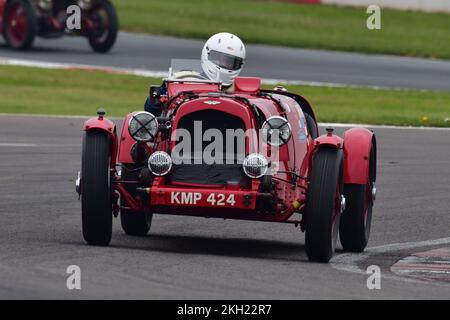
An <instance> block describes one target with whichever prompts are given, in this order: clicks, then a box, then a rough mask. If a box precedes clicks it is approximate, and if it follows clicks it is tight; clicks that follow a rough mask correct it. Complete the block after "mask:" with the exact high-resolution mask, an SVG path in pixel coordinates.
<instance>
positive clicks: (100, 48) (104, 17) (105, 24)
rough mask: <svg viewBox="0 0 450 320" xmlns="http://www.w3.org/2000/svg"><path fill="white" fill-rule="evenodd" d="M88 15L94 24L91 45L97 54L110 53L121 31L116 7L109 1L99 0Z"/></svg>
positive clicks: (90, 39)
mask: <svg viewBox="0 0 450 320" xmlns="http://www.w3.org/2000/svg"><path fill="white" fill-rule="evenodd" d="M88 14H89V18H90V19H92V21H93V22H94V31H93V32H92V34H91V35H89V38H88V39H89V45H90V46H91V48H92V49H93V50H94V51H95V52H100V53H105V52H108V51H109V50H111V48H112V47H113V45H114V43H115V42H116V39H117V32H118V31H119V20H118V18H117V12H116V9H115V8H114V5H113V4H112V3H111V2H110V1H108V0H97V1H96V4H95V5H94V6H93V7H92V8H91V9H90V10H89V13H88Z"/></svg>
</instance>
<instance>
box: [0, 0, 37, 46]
mask: <svg viewBox="0 0 450 320" xmlns="http://www.w3.org/2000/svg"><path fill="white" fill-rule="evenodd" d="M36 33H37V19H36V14H35V12H34V10H33V7H32V5H31V4H30V3H29V2H28V1H26V0H13V1H10V2H9V3H8V5H7V6H6V9H5V13H4V19H3V37H4V38H5V40H6V42H7V43H8V45H9V46H10V47H12V48H14V49H18V50H25V49H29V48H30V47H31V46H32V45H33V41H34V38H35V37H36Z"/></svg>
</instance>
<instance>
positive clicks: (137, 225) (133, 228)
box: [120, 165, 153, 237]
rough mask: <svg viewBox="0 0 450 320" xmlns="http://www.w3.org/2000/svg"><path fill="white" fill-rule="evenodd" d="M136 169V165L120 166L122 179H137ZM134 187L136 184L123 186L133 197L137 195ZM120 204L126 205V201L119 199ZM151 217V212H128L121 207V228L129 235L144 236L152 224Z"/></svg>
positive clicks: (137, 171) (137, 172)
mask: <svg viewBox="0 0 450 320" xmlns="http://www.w3.org/2000/svg"><path fill="white" fill-rule="evenodd" d="M137 169H138V167H136V166H131V165H127V166H126V167H125V166H122V180H123V181H138V180H139V172H140V170H137ZM136 187H137V184H129V185H125V188H126V189H127V191H128V192H129V193H130V194H131V195H132V196H133V197H136V196H137V193H136ZM121 205H122V206H126V203H125V201H123V199H121ZM152 218H153V215H152V214H149V213H145V212H128V211H126V210H123V209H122V210H121V212H120V222H121V224H122V229H123V231H125V233H126V234H128V235H130V236H137V237H143V236H146V235H147V233H148V232H149V230H150V227H151V225H152Z"/></svg>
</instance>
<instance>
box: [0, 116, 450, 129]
mask: <svg viewBox="0 0 450 320" xmlns="http://www.w3.org/2000/svg"><path fill="white" fill-rule="evenodd" d="M94 116H95V114H94V113H92V115H88V116H82V115H72V116H71V115H59V114H48V115H47V114H31V113H0V117H29V118H55V119H85V120H87V119H89V118H91V117H94ZM110 119H117V120H119V121H120V120H122V118H120V117H110ZM319 126H321V127H334V128H355V127H357V128H372V129H400V130H432V131H450V128H441V127H412V126H390V125H376V124H358V123H333V122H319Z"/></svg>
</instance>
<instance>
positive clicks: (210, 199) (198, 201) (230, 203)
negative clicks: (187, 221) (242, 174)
mask: <svg viewBox="0 0 450 320" xmlns="http://www.w3.org/2000/svg"><path fill="white" fill-rule="evenodd" d="M235 198H236V197H235V195H234V194H232V193H228V194H223V193H216V192H212V193H209V194H205V193H200V192H184V191H172V192H171V193H170V203H171V204H173V205H188V206H195V205H203V206H210V207H234V206H235V204H236V199H235Z"/></svg>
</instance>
